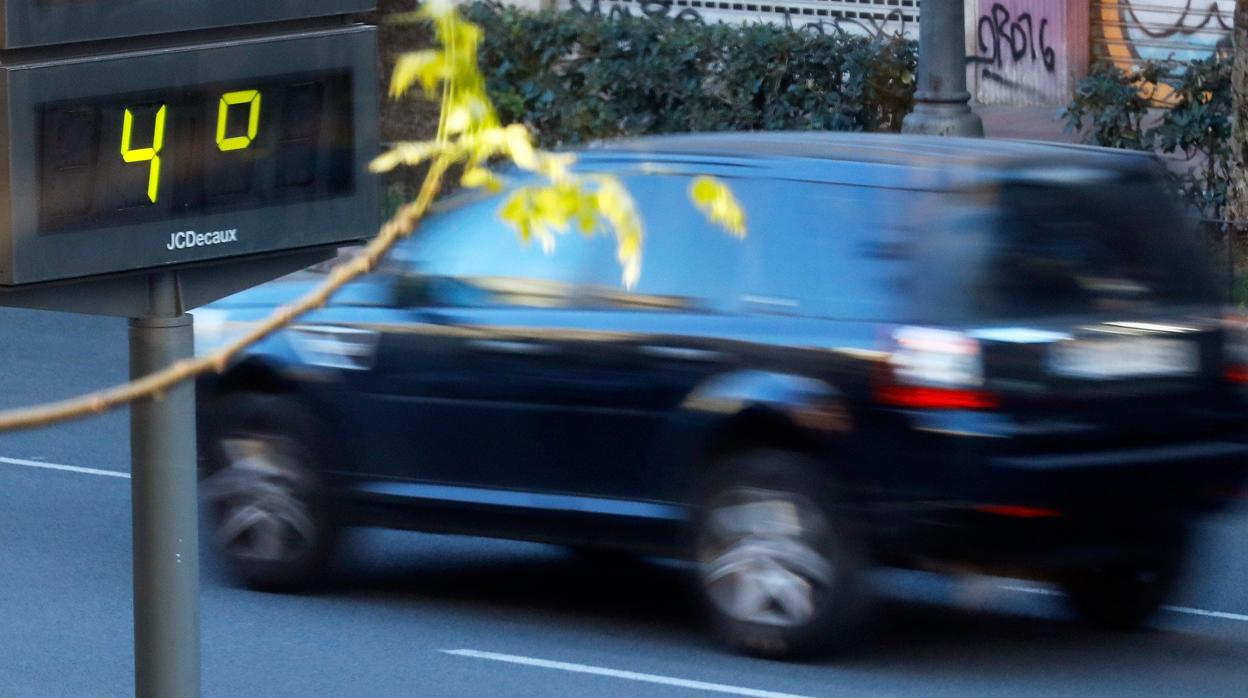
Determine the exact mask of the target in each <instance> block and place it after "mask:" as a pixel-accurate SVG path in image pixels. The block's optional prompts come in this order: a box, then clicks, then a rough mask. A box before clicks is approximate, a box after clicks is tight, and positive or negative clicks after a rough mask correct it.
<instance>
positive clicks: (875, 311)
mask: <svg viewBox="0 0 1248 698" xmlns="http://www.w3.org/2000/svg"><path fill="white" fill-rule="evenodd" d="M907 194H909V192H903V191H899V190H891V189H884V188H877V187H862V186H845V185H835V184H825V183H819V182H800V181H784V180H764V181H761V182H758V183H757V184H755V183H751V186H749V187H742V188H741V192H740V194H739V198H740V199H741V202H742V205H743V206H744V207H745V210H746V214H747V216H748V217H749V235H748V236H747V238H746V246H747V249H748V252H749V254H748V257H747V259H748V263H747V273H746V288H745V296H744V300H745V308H746V309H747V310H751V311H755V312H765V313H776V314H785V315H798V316H806V317H835V318H849V319H878V318H882V317H889V316H892V315H894V314H895V313H896V309H897V307H898V305H899V304H900V303H901V302H902V295H903V288H904V283H905V280H904V279H905V273H906V269H907V267H908V263H907V262H908V259H909V256H910V249H909V246H908V240H909V238H908V237H907V234H906V233H905V231H904V230H902V228H901V226H900V225H899V224H898V221H899V217H898V215H897V214H896V212H897V211H898V210H899V209H902V208H905V207H906V206H907V205H908V202H907V200H906V195H907Z"/></svg>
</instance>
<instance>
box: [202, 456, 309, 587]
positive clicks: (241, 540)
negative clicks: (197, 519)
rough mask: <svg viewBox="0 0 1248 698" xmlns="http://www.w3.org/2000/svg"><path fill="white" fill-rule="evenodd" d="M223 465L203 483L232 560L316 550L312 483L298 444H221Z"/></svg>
mask: <svg viewBox="0 0 1248 698" xmlns="http://www.w3.org/2000/svg"><path fill="white" fill-rule="evenodd" d="M217 445H218V447H219V448H220V450H221V453H222V455H223V456H224V461H225V465H224V466H223V467H222V468H221V469H220V470H218V471H217V472H215V473H214V474H213V475H211V476H210V477H209V478H207V479H206V480H205V481H204V483H203V492H204V496H205V498H207V499H208V500H209V501H211V502H212V503H213V504H214V505H215V507H216V510H217V513H218V515H217V523H216V536H217V540H218V541H219V543H220V545H221V546H222V548H223V549H224V550H225V551H226V552H227V553H228V554H230V555H232V556H235V557H238V558H243V559H248V560H260V561H269V562H282V561H288V560H292V559H295V558H298V557H299V556H301V555H304V554H305V553H307V552H308V551H309V550H311V548H312V547H313V545H314V544H315V541H316V537H317V524H316V523H315V521H314V519H313V515H312V512H311V509H310V505H309V502H308V494H307V493H308V492H309V490H310V484H311V483H310V482H309V478H308V476H307V475H306V474H305V471H304V470H303V469H302V468H301V467H300V466H299V464H298V460H297V459H296V457H295V456H294V453H295V452H296V450H295V447H294V444H292V443H290V442H289V441H287V440H284V439H280V438H278V437H274V436H271V435H232V436H229V437H226V438H222V439H220V440H219V441H218V442H217Z"/></svg>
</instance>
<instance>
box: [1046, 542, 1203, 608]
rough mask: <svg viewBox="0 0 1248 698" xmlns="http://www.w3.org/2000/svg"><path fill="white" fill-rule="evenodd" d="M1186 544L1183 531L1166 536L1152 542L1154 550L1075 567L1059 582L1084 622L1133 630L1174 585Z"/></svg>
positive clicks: (1163, 601) (1170, 592) (1159, 603)
mask: <svg viewBox="0 0 1248 698" xmlns="http://www.w3.org/2000/svg"><path fill="white" fill-rule="evenodd" d="M1186 548H1187V546H1186V543H1185V537H1184V536H1183V535H1181V534H1175V535H1172V536H1166V537H1164V538H1163V539H1162V540H1159V541H1158V544H1157V545H1156V546H1155V549H1156V555H1155V556H1152V557H1149V558H1146V559H1131V560H1124V561H1122V562H1118V563H1115V564H1108V565H1102V566H1099V567H1094V568H1090V569H1086V570H1080V571H1079V572H1076V573H1074V574H1071V575H1069V576H1067V578H1065V579H1064V580H1062V583H1061V586H1062V589H1063V590H1064V591H1065V592H1066V596H1067V600H1068V601H1069V603H1070V606H1071V608H1072V609H1073V610H1074V611H1075V613H1076V614H1078V615H1079V617H1080V618H1082V619H1083V620H1084V621H1086V622H1087V623H1089V624H1090V625H1093V626H1095V627H1099V628H1105V629H1111V630H1139V629H1142V628H1143V627H1145V626H1146V625H1147V623H1148V621H1149V620H1150V619H1151V618H1152V617H1153V616H1154V615H1156V613H1157V611H1158V610H1159V609H1160V608H1161V607H1162V606H1163V605H1164V604H1165V602H1166V600H1167V599H1169V598H1170V596H1171V594H1172V593H1173V592H1174V589H1175V587H1177V586H1178V583H1179V581H1180V579H1181V578H1182V572H1183V566H1184V564H1183V563H1184V560H1185V557H1186Z"/></svg>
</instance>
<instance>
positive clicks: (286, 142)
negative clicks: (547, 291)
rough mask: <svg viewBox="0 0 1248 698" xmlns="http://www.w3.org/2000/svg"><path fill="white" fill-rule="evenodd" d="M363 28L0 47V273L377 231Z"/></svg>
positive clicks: (290, 244)
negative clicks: (5, 52)
mask: <svg viewBox="0 0 1248 698" xmlns="http://www.w3.org/2000/svg"><path fill="white" fill-rule="evenodd" d="M376 39H377V35H376V30H375V29H374V28H372V27H367V26H362V25H348V26H343V27H337V28H332V29H320V30H304V31H292V32H287V33H283V34H277V35H268V36H256V37H247V38H242V39H230V40H222V41H216V42H206V43H199V44H189V45H183V46H178V47H175V48H165V47H153V48H149V49H144V50H137V51H124V50H118V51H116V52H99V53H95V54H92V55H86V56H81V57H72V58H68V59H56V58H47V59H45V58H42V57H41V58H39V59H37V60H36V59H32V60H29V61H26V62H19V61H14V62H9V63H0V144H3V146H4V147H3V150H0V284H4V285H18V284H30V283H37V282H42V281H54V280H61V279H74V278H81V277H85V276H93V275H100V274H113V273H117V272H125V271H132V270H140V269H151V268H156V267H161V266H164V265H183V264H190V263H198V262H207V261H210V260H218V259H223V258H229V257H237V256H242V255H254V254H261V253H267V252H278V251H285V250H295V249H303V248H309V247H317V246H325V245H334V244H340V243H348V242H351V241H355V240H359V239H361V238H365V237H368V236H370V235H372V234H374V233H376V231H377V225H378V219H379V214H380V206H379V204H378V199H379V196H378V193H379V192H378V183H377V178H376V177H375V176H372V175H370V174H369V173H368V172H367V166H368V162H369V160H371V159H372V158H373V157H374V156H375V155H376V154H377V152H378V148H379V146H378V142H377V106H378V105H377V102H378V96H377V78H376V65H377V41H376Z"/></svg>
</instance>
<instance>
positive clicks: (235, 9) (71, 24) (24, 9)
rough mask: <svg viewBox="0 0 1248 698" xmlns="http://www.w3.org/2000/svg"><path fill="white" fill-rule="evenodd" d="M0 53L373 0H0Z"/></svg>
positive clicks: (338, 9) (297, 15)
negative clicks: (0, 28) (6, 50)
mask: <svg viewBox="0 0 1248 698" xmlns="http://www.w3.org/2000/svg"><path fill="white" fill-rule="evenodd" d="M0 3H2V4H0V7H2V8H3V14H2V15H0V27H2V28H3V32H0V38H2V39H3V45H0V48H23V47H27V46H48V45H53V44H63V43H70V42H76V41H94V40H99V39H115V38H121V37H128V36H144V35H149V34H169V33H174V32H184V31H193V30H196V29H211V28H216V27H232V26H239V25H246V24H256V23H260V22H274V21H282V20H292V19H303V18H308V17H324V16H330V15H339V14H350V13H354V12H367V11H370V10H372V9H374V8H375V7H376V6H377V2H376V0H0Z"/></svg>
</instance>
